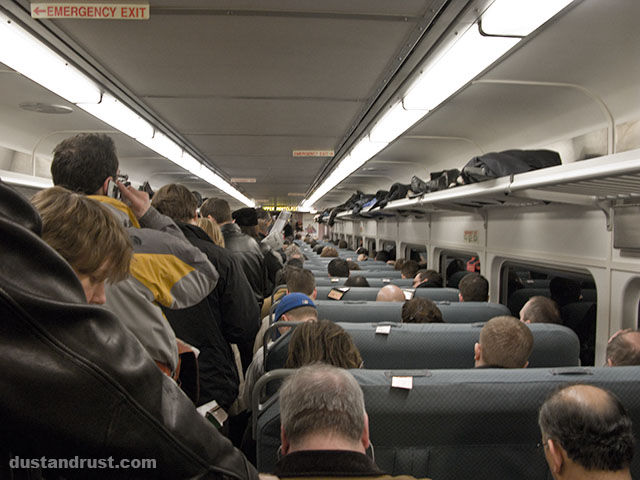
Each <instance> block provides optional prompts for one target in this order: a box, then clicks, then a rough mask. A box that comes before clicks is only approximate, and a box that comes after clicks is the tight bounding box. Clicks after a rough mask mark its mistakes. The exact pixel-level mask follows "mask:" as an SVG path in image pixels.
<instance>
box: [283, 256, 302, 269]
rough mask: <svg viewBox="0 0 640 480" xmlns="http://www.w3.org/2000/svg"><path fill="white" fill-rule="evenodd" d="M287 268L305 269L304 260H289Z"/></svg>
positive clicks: (292, 258)
mask: <svg viewBox="0 0 640 480" xmlns="http://www.w3.org/2000/svg"><path fill="white" fill-rule="evenodd" d="M285 266H287V267H296V268H303V267H304V262H303V260H302V259H301V258H297V257H291V258H289V259H287V262H286V263H285Z"/></svg>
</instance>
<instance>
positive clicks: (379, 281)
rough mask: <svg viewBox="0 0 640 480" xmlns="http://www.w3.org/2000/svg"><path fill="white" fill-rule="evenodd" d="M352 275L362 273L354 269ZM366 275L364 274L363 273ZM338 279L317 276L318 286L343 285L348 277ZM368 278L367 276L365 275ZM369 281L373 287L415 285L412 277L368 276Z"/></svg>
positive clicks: (405, 286) (408, 286) (407, 286)
mask: <svg viewBox="0 0 640 480" xmlns="http://www.w3.org/2000/svg"><path fill="white" fill-rule="evenodd" d="M351 275H360V273H358V271H356V270H354V271H353V272H351ZM361 276H363V277H364V275H361ZM336 278H337V281H332V279H331V278H329V277H316V286H317V287H335V286H342V285H344V282H346V281H347V277H339V278H338V277H336ZM365 278H366V277H365ZM367 282H369V286H370V287H372V288H377V289H380V288H382V287H384V286H385V285H389V284H392V285H397V286H399V287H403V288H411V285H413V280H412V279H410V278H367Z"/></svg>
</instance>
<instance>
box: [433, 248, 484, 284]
mask: <svg viewBox="0 0 640 480" xmlns="http://www.w3.org/2000/svg"><path fill="white" fill-rule="evenodd" d="M468 272H478V273H480V260H479V259H478V256H477V255H473V254H472V253H469V252H456V251H451V250H444V251H443V252H442V253H441V254H440V274H441V275H442V277H443V279H444V282H445V286H446V287H452V288H458V282H460V280H461V279H462V277H464V276H465V275H466V274H467V273H468Z"/></svg>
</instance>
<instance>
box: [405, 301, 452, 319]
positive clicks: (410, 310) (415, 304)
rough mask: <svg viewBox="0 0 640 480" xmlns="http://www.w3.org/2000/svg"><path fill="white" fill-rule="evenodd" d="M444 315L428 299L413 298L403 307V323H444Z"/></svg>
mask: <svg viewBox="0 0 640 480" xmlns="http://www.w3.org/2000/svg"><path fill="white" fill-rule="evenodd" d="M443 322H444V320H442V313H441V312H440V309H439V308H438V307H437V306H436V304H435V303H434V302H433V301H431V300H429V299H428V298H412V299H411V300H409V301H407V302H404V305H402V323H443Z"/></svg>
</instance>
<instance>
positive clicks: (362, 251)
mask: <svg viewBox="0 0 640 480" xmlns="http://www.w3.org/2000/svg"><path fill="white" fill-rule="evenodd" d="M356 253H357V254H358V261H359V262H364V261H366V260H369V250H367V249H366V248H363V247H360V248H359V249H358V250H356Z"/></svg>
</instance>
